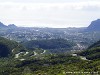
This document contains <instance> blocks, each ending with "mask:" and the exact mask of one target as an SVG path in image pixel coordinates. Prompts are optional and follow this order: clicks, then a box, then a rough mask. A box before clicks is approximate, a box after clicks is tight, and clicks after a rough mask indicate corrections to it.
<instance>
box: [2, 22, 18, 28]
mask: <svg viewBox="0 0 100 75" xmlns="http://www.w3.org/2000/svg"><path fill="white" fill-rule="evenodd" d="M7 27H10V28H15V27H17V26H16V25H14V24H9V25H8V26H7V25H5V24H3V23H2V22H0V28H7Z"/></svg>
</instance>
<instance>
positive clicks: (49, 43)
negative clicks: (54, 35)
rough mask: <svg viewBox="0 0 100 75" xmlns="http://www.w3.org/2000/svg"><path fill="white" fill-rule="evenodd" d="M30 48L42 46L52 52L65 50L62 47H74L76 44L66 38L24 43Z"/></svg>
mask: <svg viewBox="0 0 100 75" xmlns="http://www.w3.org/2000/svg"><path fill="white" fill-rule="evenodd" d="M23 45H24V46H25V47H26V48H28V49H34V48H42V49H46V50H49V51H51V52H63V50H62V49H65V50H69V49H72V47H73V46H75V45H76V44H75V43H73V42H70V41H68V40H65V39H48V40H32V41H28V42H25V43H23Z"/></svg>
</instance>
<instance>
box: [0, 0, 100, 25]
mask: <svg viewBox="0 0 100 75" xmlns="http://www.w3.org/2000/svg"><path fill="white" fill-rule="evenodd" d="M0 10H1V12H0V20H2V21H4V22H5V23H7V24H8V23H15V24H18V25H19V26H21V25H33V26H35V25H37V26H51V27H53V26H55V27H57V26H61V25H62V26H63V27H67V26H71V25H72V26H73V25H76V26H80V25H83V26H84V25H87V24H88V23H89V22H90V21H89V20H92V19H96V18H98V17H100V16H98V15H100V12H97V11H100V2H99V1H87V2H65V3H31V2H30V3H20V2H17V3H16V2H1V3H0ZM90 11H91V12H90ZM91 16H92V17H91ZM93 16H94V17H93Z"/></svg>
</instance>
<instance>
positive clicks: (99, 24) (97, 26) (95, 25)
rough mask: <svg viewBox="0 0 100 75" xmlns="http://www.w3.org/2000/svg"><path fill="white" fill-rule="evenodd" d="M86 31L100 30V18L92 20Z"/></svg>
mask: <svg viewBox="0 0 100 75" xmlns="http://www.w3.org/2000/svg"><path fill="white" fill-rule="evenodd" d="M86 31H100V19H97V20H94V21H92V22H91V24H90V25H89V26H88V27H87V29H86Z"/></svg>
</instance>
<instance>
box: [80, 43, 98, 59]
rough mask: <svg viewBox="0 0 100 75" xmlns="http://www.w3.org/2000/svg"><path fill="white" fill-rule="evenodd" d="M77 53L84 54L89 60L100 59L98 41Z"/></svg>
mask: <svg viewBox="0 0 100 75" xmlns="http://www.w3.org/2000/svg"><path fill="white" fill-rule="evenodd" d="M79 55H81V56H85V57H86V58H87V59H89V60H95V59H100V41H98V42H96V43H94V44H92V45H91V46H90V47H89V48H88V50H85V51H83V52H81V53H80V54H79Z"/></svg>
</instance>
